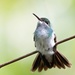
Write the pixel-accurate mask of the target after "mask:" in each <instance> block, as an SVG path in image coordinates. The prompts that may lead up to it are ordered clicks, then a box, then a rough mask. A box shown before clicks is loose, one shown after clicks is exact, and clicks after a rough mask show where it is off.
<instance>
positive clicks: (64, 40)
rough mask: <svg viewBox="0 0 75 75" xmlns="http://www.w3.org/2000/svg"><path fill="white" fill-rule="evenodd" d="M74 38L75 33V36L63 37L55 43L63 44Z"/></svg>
mask: <svg viewBox="0 0 75 75" xmlns="http://www.w3.org/2000/svg"><path fill="white" fill-rule="evenodd" d="M74 38H75V35H74V36H71V37H69V38H66V39H63V40H61V41H58V42H57V43H56V44H55V46H57V45H59V44H61V43H63V42H66V41H69V40H71V39H74Z"/></svg>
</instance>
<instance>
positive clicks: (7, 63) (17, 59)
mask: <svg viewBox="0 0 75 75" xmlns="http://www.w3.org/2000/svg"><path fill="white" fill-rule="evenodd" d="M74 38H75V35H74V36H71V37H69V38H66V39H64V40H61V41H59V42H57V43H56V44H55V46H57V45H59V44H61V43H63V42H66V41H69V40H71V39H74ZM36 53H39V51H33V52H31V53H28V54H26V55H24V56H21V57H19V58H16V59H14V60H11V61H9V62H6V63H4V64H1V65H0V68H2V67H4V66H6V65H9V64H11V63H14V62H16V61H19V60H21V59H23V58H26V57H28V56H31V55H33V54H36Z"/></svg>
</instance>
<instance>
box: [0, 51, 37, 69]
mask: <svg viewBox="0 0 75 75" xmlns="http://www.w3.org/2000/svg"><path fill="white" fill-rule="evenodd" d="M35 53H38V51H33V52H31V53H28V54H26V55H24V56H21V57H19V58H16V59H14V60H11V61H9V62H6V63H4V64H1V65H0V68H2V67H4V66H6V65H9V64H11V63H14V62H16V61H19V60H21V59H23V58H26V57H28V56H31V55H33V54H35Z"/></svg>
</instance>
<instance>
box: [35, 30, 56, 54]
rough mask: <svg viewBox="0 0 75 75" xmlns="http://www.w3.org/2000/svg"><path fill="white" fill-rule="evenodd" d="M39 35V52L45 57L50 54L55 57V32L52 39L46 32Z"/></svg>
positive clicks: (37, 45)
mask: <svg viewBox="0 0 75 75" xmlns="http://www.w3.org/2000/svg"><path fill="white" fill-rule="evenodd" d="M39 34H40V36H39V38H40V39H39V40H38V41H36V43H35V44H36V48H37V50H38V51H39V52H41V53H42V54H43V55H48V54H49V55H53V54H54V51H53V46H54V45H55V42H54V38H55V35H54V32H53V33H52V35H51V36H50V37H48V34H47V33H46V31H44V30H43V31H42V33H39ZM47 37H48V38H47Z"/></svg>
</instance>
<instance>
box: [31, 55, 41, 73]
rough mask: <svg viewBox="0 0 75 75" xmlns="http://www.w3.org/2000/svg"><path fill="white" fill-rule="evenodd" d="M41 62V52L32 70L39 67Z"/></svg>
mask: <svg viewBox="0 0 75 75" xmlns="http://www.w3.org/2000/svg"><path fill="white" fill-rule="evenodd" d="M40 62H41V56H40V54H38V55H37V57H36V58H35V60H34V62H33V65H32V69H31V71H33V72H34V71H35V70H36V69H37V68H38V67H39V65H40Z"/></svg>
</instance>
